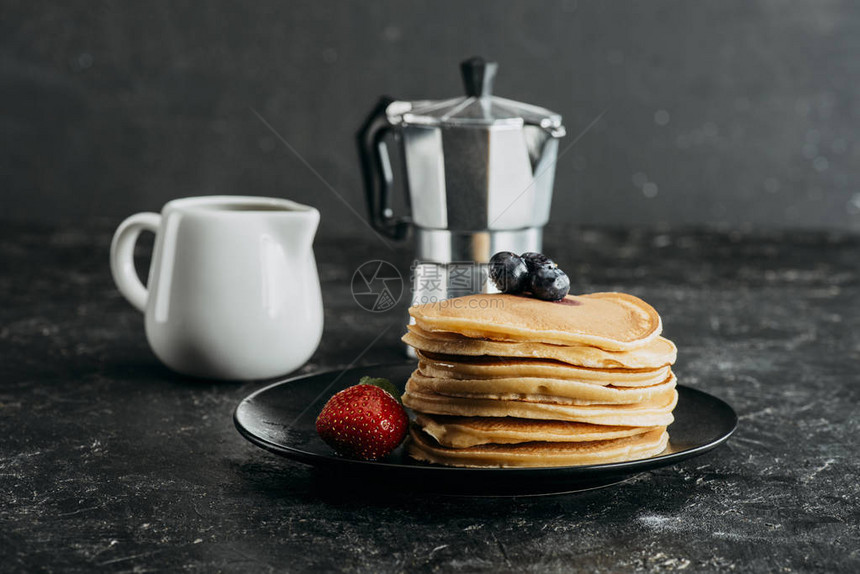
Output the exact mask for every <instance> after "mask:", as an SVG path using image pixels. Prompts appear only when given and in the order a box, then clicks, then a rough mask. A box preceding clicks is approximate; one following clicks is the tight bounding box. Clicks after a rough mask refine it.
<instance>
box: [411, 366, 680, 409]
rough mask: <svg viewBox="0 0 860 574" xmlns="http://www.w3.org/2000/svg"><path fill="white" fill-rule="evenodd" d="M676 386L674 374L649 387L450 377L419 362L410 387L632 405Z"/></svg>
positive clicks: (506, 397) (498, 396)
mask: <svg viewBox="0 0 860 574" xmlns="http://www.w3.org/2000/svg"><path fill="white" fill-rule="evenodd" d="M674 388H675V375H673V374H671V372H670V373H669V375H668V376H667V377H666V378H665V379H664V380H663V381H661V382H660V383H659V384H656V385H651V386H648V387H612V386H601V385H591V384H588V383H581V382H578V381H565V380H563V379H546V378H537V377H518V378H510V379H451V378H438V377H432V376H428V375H427V374H426V373H425V371H424V369H423V368H422V367H421V364H420V363H419V366H418V370H417V371H415V372H414V373H412V376H411V377H410V378H409V382H408V383H407V390H409V389H411V390H416V391H419V392H423V393H435V394H439V395H446V396H450V397H470V398H484V399H499V400H525V401H541V402H548V403H555V404H565V405H590V404H633V403H641V402H644V401H647V400H651V399H656V398H658V397H661V396H666V395H667V394H668V393H670V392H671V391H672V390H673V389H674Z"/></svg>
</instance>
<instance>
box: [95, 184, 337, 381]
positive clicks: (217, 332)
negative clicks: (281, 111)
mask: <svg viewBox="0 0 860 574" xmlns="http://www.w3.org/2000/svg"><path fill="white" fill-rule="evenodd" d="M319 217H320V215H319V212H318V211H317V210H316V209H314V208H312V207H308V206H305V205H300V204H298V203H294V202H292V201H287V200H284V199H275V198H265V197H240V196H208V197H207V196H204V197H189V198H184V199H177V200H174V201H171V202H169V203H167V204H166V205H165V206H164V208H163V209H162V211H161V214H160V215H159V214H157V213H138V214H136V215H132V216H131V217H129V218H128V219H126V220H125V221H123V222H122V224H121V225H120V226H119V228H118V229H117V230H116V233H115V234H114V238H113V243H112V244H111V271H112V272H113V278H114V281H116V285H117V287H118V288H119V290H120V292H121V293H122V294H123V295H124V296H125V298H126V299H128V300H129V301H130V302H131V304H132V305H134V306H135V307H137V308H138V309H140V310H141V311H142V312H144V313H145V316H146V319H145V324H146V337H147V340H148V341H149V344H150V346H151V347H152V350H153V352H154V353H155V354H156V356H157V357H158V358H159V359H160V360H161V361H162V362H163V363H164V364H165V365H167V366H168V367H170V368H171V369H173V370H175V371H177V372H179V373H183V374H187V375H192V376H197V377H206V378H216V379H236V380H249V379H261V378H269V377H274V376H277V375H283V374H285V373H288V372H290V371H293V370H295V369H297V368H298V367H300V366H301V365H302V364H304V363H305V362H306V361H307V360H308V359H309V358H310V356H311V355H312V354H313V353H314V351H315V350H316V348H317V345H319V341H320V337H321V335H322V328H323V309H322V298H321V295H320V286H319V278H318V276H317V269H316V262H315V260H314V254H313V248H312V243H313V238H314V235H315V233H316V230H317V225H318V224H319ZM144 230H148V231H153V232H154V233H155V248H154V250H153V255H152V262H151V264H150V270H149V281H148V287H144V286H143V284H142V283H141V281H140V279H139V278H138V276H137V273H136V272H135V268H134V261H133V253H134V245H135V242H136V241H137V237H138V235H139V234H140V232H141V231H144Z"/></svg>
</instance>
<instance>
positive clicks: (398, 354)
mask: <svg viewBox="0 0 860 574" xmlns="http://www.w3.org/2000/svg"><path fill="white" fill-rule="evenodd" d="M117 223H118V222H115V221H93V222H89V223H87V224H81V225H78V226H71V225H70V226H58V227H44V228H38V227H33V226H24V225H18V224H3V225H2V226H0V299H2V305H0V375H2V377H0V437H2V439H0V571H12V572H14V571H37V570H42V571H62V572H69V571H72V572H74V571H85V570H86V571H89V570H101V571H134V572H145V571H204V572H212V571H227V572H231V571H232V572H261V571H270V570H275V571H305V570H316V571H320V570H344V571H371V572H388V571H415V570H436V571H470V572H471V571H491V572H495V571H499V570H503V571H504V570H506V571H522V570H531V571H541V572H543V571H574V570H582V571H590V572H632V571H655V572H663V571H675V570H684V571H688V572H689V571H708V572H712V571H713V572H719V571H727V572H728V571H732V572H742V571H756V572H804V571H806V572H858V571H860V457H858V446H860V439H858V436H860V406H858V405H860V237H858V236H851V235H825V234H814V233H804V234H797V233H785V234H770V235H768V234H759V233H720V232H686V231H675V230H668V231H666V230H663V231H660V230H652V231H618V232H612V231H595V230H584V231H583V230H578V231H576V230H570V229H551V230H550V231H549V232H548V233H549V235H548V237H547V240H546V250H545V251H547V252H548V253H550V254H551V255H553V256H554V257H555V258H556V260H558V261H559V262H560V263H561V264H562V265H563V266H564V267H565V268H566V269H567V270H569V272H570V273H571V275H572V276H573V280H574V281H573V282H574V291H577V292H586V291H605V290H623V291H627V292H630V293H633V294H635V295H638V296H641V297H643V298H644V299H646V300H647V301H649V302H650V303H652V304H653V305H654V306H655V307H656V308H657V309H658V310H659V311H660V313H661V315H662V317H663V322H664V326H665V329H664V332H665V334H666V335H667V336H668V337H670V338H671V339H673V340H674V341H675V342H676V343H677V345H678V348H679V358H678V364H677V367H676V372H677V375H678V378H679V381H680V382H682V383H684V384H687V385H690V386H693V387H696V388H699V389H702V390H705V391H708V392H710V393H712V394H714V395H716V396H718V397H721V398H723V399H725V400H726V401H728V402H729V403H730V404H732V405H733V406H734V408H735V409H736V410H737V412H738V414H739V415H740V424H739V427H738V430H737V432H736V434H735V435H734V436H733V437H732V438H731V439H730V440H729V442H728V443H727V444H726V445H724V446H722V447H720V448H718V449H717V450H715V451H713V452H711V453H709V454H706V455H704V456H702V457H699V458H695V459H692V460H689V461H687V462H684V463H681V464H677V465H675V466H672V467H667V468H663V469H660V470H656V471H652V472H647V473H644V474H641V475H638V476H636V477H634V478H632V479H631V480H629V481H627V482H625V483H622V484H619V485H616V486H612V487H608V488H605V489H601V490H595V491H590V492H585V493H580V494H569V495H562V496H552V497H540V498H492V499H468V498H450V497H440V496H431V495H413V494H411V493H410V487H409V485H408V484H403V485H400V487H399V488H398V489H397V490H396V491H395V492H391V493H390V494H387V495H386V494H380V493H374V494H367V495H364V494H362V492H361V491H362V487H361V485H349V484H345V485H343V488H335V487H333V486H331V485H329V484H326V485H325V486H320V485H319V484H316V483H315V478H316V476H315V475H314V474H312V473H310V472H309V471H308V469H307V468H306V467H304V466H302V465H300V464H297V463H292V462H289V461H287V460H284V459H281V458H278V457H277V456H275V455H273V454H269V453H267V452H264V451H262V450H260V449H257V448H255V447H254V446H252V445H251V444H249V443H248V442H246V441H245V440H243V439H242V438H241V437H240V436H239V434H238V433H237V432H236V430H235V429H234V427H233V424H232V421H231V414H232V411H233V409H234V407H235V406H236V404H237V403H238V401H239V400H240V399H241V398H242V397H244V396H245V395H247V394H248V393H250V392H251V391H253V390H255V389H258V388H260V387H262V386H263V385H264V384H265V383H264V382H255V383H241V384H240V383H214V382H208V381H200V380H193V379H187V378H183V377H180V376H176V375H173V374H171V373H170V372H169V371H167V370H166V369H165V368H164V367H162V366H160V365H159V363H158V362H157V360H156V359H155V357H154V356H153V355H152V353H151V352H150V350H149V348H148V347H147V343H146V340H145V337H144V333H143V318H142V316H141V315H140V314H139V313H138V312H137V311H135V310H134V309H133V308H132V307H131V306H130V305H129V304H128V303H127V302H126V301H125V300H123V299H122V297H121V296H120V295H119V293H118V292H117V291H116V289H115V288H114V286H113V283H112V281H111V278H110V273H109V270H108V264H107V262H108V245H109V242H110V236H111V233H112V231H113V226H114V225H116V224H117ZM382 249H384V248H382ZM380 251H381V248H380V247H379V244H378V243H376V242H375V241H374V240H373V238H367V239H366V240H365V239H359V240H355V239H353V240H348V241H347V240H344V241H334V240H329V241H318V242H317V244H316V255H317V260H318V264H319V271H320V278H321V281H322V285H323V297H324V302H325V309H326V315H325V320H326V326H325V333H324V335H323V340H322V343H321V345H320V348H319V350H318V351H317V353H316V354H315V355H314V357H313V358H312V359H311V361H310V362H309V363H308V364H307V365H305V367H304V368H303V369H302V370H301V371H300V372H301V373H304V372H307V373H310V372H314V371H318V370H322V369H331V368H335V367H342V366H346V365H349V364H352V363H354V364H356V365H369V364H374V363H389V362H396V361H401V360H403V354H402V348H401V345H400V344H399V341H398V338H399V336H400V334H401V331H402V324H403V323H404V314H403V313H404V308H403V306H402V305H401V306H400V307H399V308H398V309H396V310H393V311H390V312H388V313H377V314H372V313H368V312H366V311H363V310H362V309H361V308H360V307H358V306H357V305H356V304H355V302H354V301H353V299H352V297H351V296H350V291H349V283H350V279H351V276H352V273H353V271H354V270H355V268H356V267H358V266H359V265H360V264H361V263H362V262H364V261H366V260H368V259H377V258H380V257H382V258H385V259H389V260H392V261H393V262H395V263H397V264H398V265H399V266H400V267H401V268H402V269H404V270H408V267H409V249H408V248H405V247H404V248H403V249H400V250H399V251H397V252H394V251H388V250H385V252H384V253H381V252H380ZM140 252H141V253H140V255H141V256H142V261H141V263H142V264H144V265H145V263H146V260H145V255H146V246H145V245H144V247H143V248H142V249H140ZM380 333H382V336H381V337H380V338H379V340H378V341H377V343H376V344H375V345H373V346H371V347H370V348H369V349H367V347H368V344H369V343H370V342H371V341H372V340H373V338H374V337H376V336H377V335H379V334H380ZM365 349H366V352H364V351H365Z"/></svg>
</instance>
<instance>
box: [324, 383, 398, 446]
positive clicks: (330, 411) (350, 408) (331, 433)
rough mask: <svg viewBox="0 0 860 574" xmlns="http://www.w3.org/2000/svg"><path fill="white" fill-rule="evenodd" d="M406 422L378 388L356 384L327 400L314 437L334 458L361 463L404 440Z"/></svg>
mask: <svg viewBox="0 0 860 574" xmlns="http://www.w3.org/2000/svg"><path fill="white" fill-rule="evenodd" d="M408 426H409V418H408V417H407V416H406V411H405V410H403V407H402V406H401V405H400V402H399V401H398V400H397V399H395V398H394V397H393V396H392V395H391V394H389V393H388V392H386V391H384V390H382V389H381V388H380V387H378V386H375V385H368V384H358V385H355V386H353V387H349V388H348V389H344V390H342V391H340V392H339V393H337V394H336V395H334V396H333V397H332V398H330V399H329V400H328V402H327V403H326V404H325V406H324V407H323V408H322V411H320V414H319V416H318V417H317V423H316V427H317V433H318V434H319V435H320V437H321V438H322V439H323V440H324V441H325V442H326V444H328V445H329V446H330V447H332V448H333V449H334V450H335V451H336V452H337V453H338V454H340V455H343V456H346V457H350V458H358V459H362V460H376V459H378V458H382V457H383V456H385V455H387V454H388V453H390V452H391V451H393V450H394V449H395V448H397V445H399V444H400V442H401V441H402V440H403V437H405V436H406V429H407V427H408Z"/></svg>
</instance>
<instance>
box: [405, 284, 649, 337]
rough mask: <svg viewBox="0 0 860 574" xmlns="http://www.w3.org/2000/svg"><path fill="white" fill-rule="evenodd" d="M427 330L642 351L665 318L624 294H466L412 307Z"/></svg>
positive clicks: (420, 323) (640, 301)
mask: <svg viewBox="0 0 860 574" xmlns="http://www.w3.org/2000/svg"><path fill="white" fill-rule="evenodd" d="M409 314H410V315H411V316H412V317H413V318H414V319H415V323H416V324H417V325H418V327H420V328H421V329H423V330H425V331H431V332H436V331H446V332H452V333H459V334H461V335H464V336H466V337H470V338H479V339H490V340H494V341H527V342H532V343H548V344H554V345H567V346H573V345H580V346H581V345H590V346H593V347H597V348H600V349H605V350H607V351H629V350H633V349H637V348H639V347H643V346H645V345H647V344H648V343H649V342H651V341H652V340H654V339H656V338H657V337H658V336H659V335H660V332H661V331H662V323H661V321H660V316H659V315H658V314H657V311H655V310H654V308H653V307H651V306H650V305H648V304H647V303H645V302H644V301H642V300H641V299H639V298H637V297H634V296H632V295H627V294H625V293H592V294H590V295H578V296H571V295H568V296H567V297H565V298H564V299H562V300H561V301H559V302H550V301H542V300H539V299H535V298H533V297H522V296H517V295H505V294H480V295H467V296H465V297H457V298H454V299H446V300H444V301H437V302H435V303H428V304H426V305H416V306H414V307H410V309H409Z"/></svg>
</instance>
